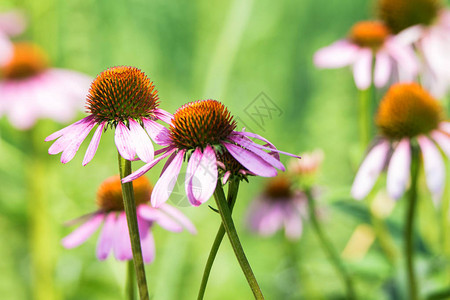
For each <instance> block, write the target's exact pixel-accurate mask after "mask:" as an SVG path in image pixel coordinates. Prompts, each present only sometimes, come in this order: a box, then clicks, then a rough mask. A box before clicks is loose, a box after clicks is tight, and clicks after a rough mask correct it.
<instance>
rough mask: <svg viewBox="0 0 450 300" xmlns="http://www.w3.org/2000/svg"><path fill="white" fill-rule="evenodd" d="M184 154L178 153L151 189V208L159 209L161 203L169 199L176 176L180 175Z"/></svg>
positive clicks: (182, 151) (181, 151)
mask: <svg viewBox="0 0 450 300" xmlns="http://www.w3.org/2000/svg"><path fill="white" fill-rule="evenodd" d="M184 153H185V150H180V151H178V153H177V155H176V156H175V158H174V159H173V161H172V163H171V164H170V165H169V166H168V167H167V169H166V170H165V172H164V173H163V174H162V175H161V177H160V178H159V180H158V182H157V183H156V185H155V187H154V188H153V191H152V196H151V203H152V206H153V207H159V206H160V205H161V204H162V203H164V202H166V201H167V199H169V196H170V194H171V193H172V190H173V188H174V186H175V184H176V182H177V178H178V174H179V173H180V169H181V164H182V163H183V157H184Z"/></svg>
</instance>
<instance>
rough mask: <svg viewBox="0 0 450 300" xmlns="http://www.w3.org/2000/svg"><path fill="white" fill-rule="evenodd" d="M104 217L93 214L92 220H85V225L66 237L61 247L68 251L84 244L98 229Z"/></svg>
mask: <svg viewBox="0 0 450 300" xmlns="http://www.w3.org/2000/svg"><path fill="white" fill-rule="evenodd" d="M104 217H105V215H104V214H95V215H94V216H92V218H90V219H89V220H87V221H86V223H84V224H83V225H81V226H80V227H78V228H77V229H75V230H74V231H73V232H72V233H71V234H69V235H68V236H66V237H65V238H64V239H63V240H62V245H63V246H64V247H65V248H68V249H70V248H74V247H76V246H78V245H80V244H82V243H84V242H85V241H86V240H87V239H88V238H89V237H90V236H91V235H92V234H93V233H94V232H95V231H96V230H97V229H98V227H99V226H100V224H101V223H102V222H103V219H104Z"/></svg>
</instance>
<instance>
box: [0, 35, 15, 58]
mask: <svg viewBox="0 0 450 300" xmlns="http://www.w3.org/2000/svg"><path fill="white" fill-rule="evenodd" d="M13 55H14V47H13V44H12V43H11V41H10V40H9V39H8V37H7V36H6V35H5V34H3V33H2V32H0V66H4V65H5V64H7V63H8V62H9V61H10V60H11V58H12V57H13Z"/></svg>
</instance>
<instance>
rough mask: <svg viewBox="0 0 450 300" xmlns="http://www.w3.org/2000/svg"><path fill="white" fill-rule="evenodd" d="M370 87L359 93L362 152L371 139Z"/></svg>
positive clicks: (371, 94)
mask: <svg viewBox="0 0 450 300" xmlns="http://www.w3.org/2000/svg"><path fill="white" fill-rule="evenodd" d="M372 96H373V93H372V87H369V88H367V89H366V90H363V91H359V142H360V144H361V149H362V151H365V150H366V148H367V146H368V145H369V143H370V138H371V131H372V130H371V127H372V126H371V115H372V109H371V103H372V101H371V100H372V99H371V98H372Z"/></svg>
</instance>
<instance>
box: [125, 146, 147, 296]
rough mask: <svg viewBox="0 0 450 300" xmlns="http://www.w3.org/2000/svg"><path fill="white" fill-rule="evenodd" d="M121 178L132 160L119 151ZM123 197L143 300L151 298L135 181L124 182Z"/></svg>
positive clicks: (127, 172) (140, 294) (129, 167)
mask: <svg viewBox="0 0 450 300" xmlns="http://www.w3.org/2000/svg"><path fill="white" fill-rule="evenodd" d="M119 172H120V178H121V179H122V178H124V177H126V176H128V175H130V174H131V161H129V160H126V159H124V158H123V157H122V156H121V155H120V153H119ZM122 197H123V205H124V208H125V214H126V216H127V223H128V231H129V234H130V241H131V250H132V252H133V262H134V269H135V272H136V280H137V285H138V290H139V296H140V299H141V300H149V295H148V288H147V280H146V278H145V268H144V260H143V258H142V249H141V240H140V237H139V228H138V223H137V216H136V201H135V199H134V192H133V183H131V182H127V183H122Z"/></svg>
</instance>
